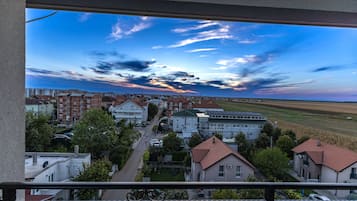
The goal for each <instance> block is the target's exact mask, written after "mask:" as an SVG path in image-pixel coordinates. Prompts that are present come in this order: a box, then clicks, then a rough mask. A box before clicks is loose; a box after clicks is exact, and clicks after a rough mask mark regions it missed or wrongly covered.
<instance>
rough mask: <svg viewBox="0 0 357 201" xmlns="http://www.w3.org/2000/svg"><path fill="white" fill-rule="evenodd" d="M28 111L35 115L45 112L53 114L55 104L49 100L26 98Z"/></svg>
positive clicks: (44, 113)
mask: <svg viewBox="0 0 357 201" xmlns="http://www.w3.org/2000/svg"><path fill="white" fill-rule="evenodd" d="M25 111H26V112H32V113H34V114H35V115H39V114H43V115H48V116H51V115H53V113H54V105H53V103H50V102H49V101H42V100H38V99H30V98H26V105H25Z"/></svg>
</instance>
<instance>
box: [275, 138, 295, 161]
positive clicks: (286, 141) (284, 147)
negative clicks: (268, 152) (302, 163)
mask: <svg viewBox="0 0 357 201" xmlns="http://www.w3.org/2000/svg"><path fill="white" fill-rule="evenodd" d="M276 146H277V147H278V148H280V150H281V151H283V152H285V153H286V154H287V155H288V156H289V157H290V158H291V157H292V155H293V152H292V151H291V149H292V148H294V147H295V143H294V141H293V140H292V139H291V138H290V137H289V136H287V135H282V136H280V137H279V139H278V140H277V141H276Z"/></svg>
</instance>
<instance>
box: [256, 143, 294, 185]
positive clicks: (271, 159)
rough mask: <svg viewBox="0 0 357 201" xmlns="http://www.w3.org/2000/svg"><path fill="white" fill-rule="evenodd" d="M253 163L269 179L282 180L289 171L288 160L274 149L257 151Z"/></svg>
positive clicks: (278, 150) (283, 154)
mask: <svg viewBox="0 0 357 201" xmlns="http://www.w3.org/2000/svg"><path fill="white" fill-rule="evenodd" d="M253 162H254V164H255V165H256V167H257V168H258V169H259V170H260V171H262V173H263V174H264V175H265V176H267V177H268V178H270V179H274V178H278V179H279V178H283V177H284V175H285V174H286V171H287V170H288V169H289V158H288V157H287V156H286V154H285V153H283V152H282V151H281V150H280V149H279V148H276V147H274V148H269V149H264V150H261V151H259V152H258V153H257V154H256V155H255V157H254V159H253Z"/></svg>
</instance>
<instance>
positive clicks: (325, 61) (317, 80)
mask: <svg viewBox="0 0 357 201" xmlns="http://www.w3.org/2000/svg"><path fill="white" fill-rule="evenodd" d="M51 12H52V11H49V10H35V9H27V13H26V19H27V20H29V19H33V18H36V17H41V16H44V15H47V14H49V13H51ZM26 87H29V88H31V87H33V88H58V89H81V90H88V91H103V92H109V91H110V92H117V93H153V94H160V93H164V94H182V95H202V96H227V97H259V98H278V99H282V98H283V99H307V100H333V101H357V29H353V28H335V27H316V26H298V25H281V24H262V23H244V22H227V21H210V20H187V19H174V18H157V17H146V16H126V15H109V14H96V13H80V12H65V11H59V12H58V13H57V14H55V15H54V16H51V17H49V18H46V19H43V20H40V21H35V22H31V23H28V24H26Z"/></svg>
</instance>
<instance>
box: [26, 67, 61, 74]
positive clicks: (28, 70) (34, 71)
mask: <svg viewBox="0 0 357 201" xmlns="http://www.w3.org/2000/svg"><path fill="white" fill-rule="evenodd" d="M26 73H28V74H30V75H48V76H60V75H61V73H59V72H56V71H51V70H45V69H39V68H26Z"/></svg>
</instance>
